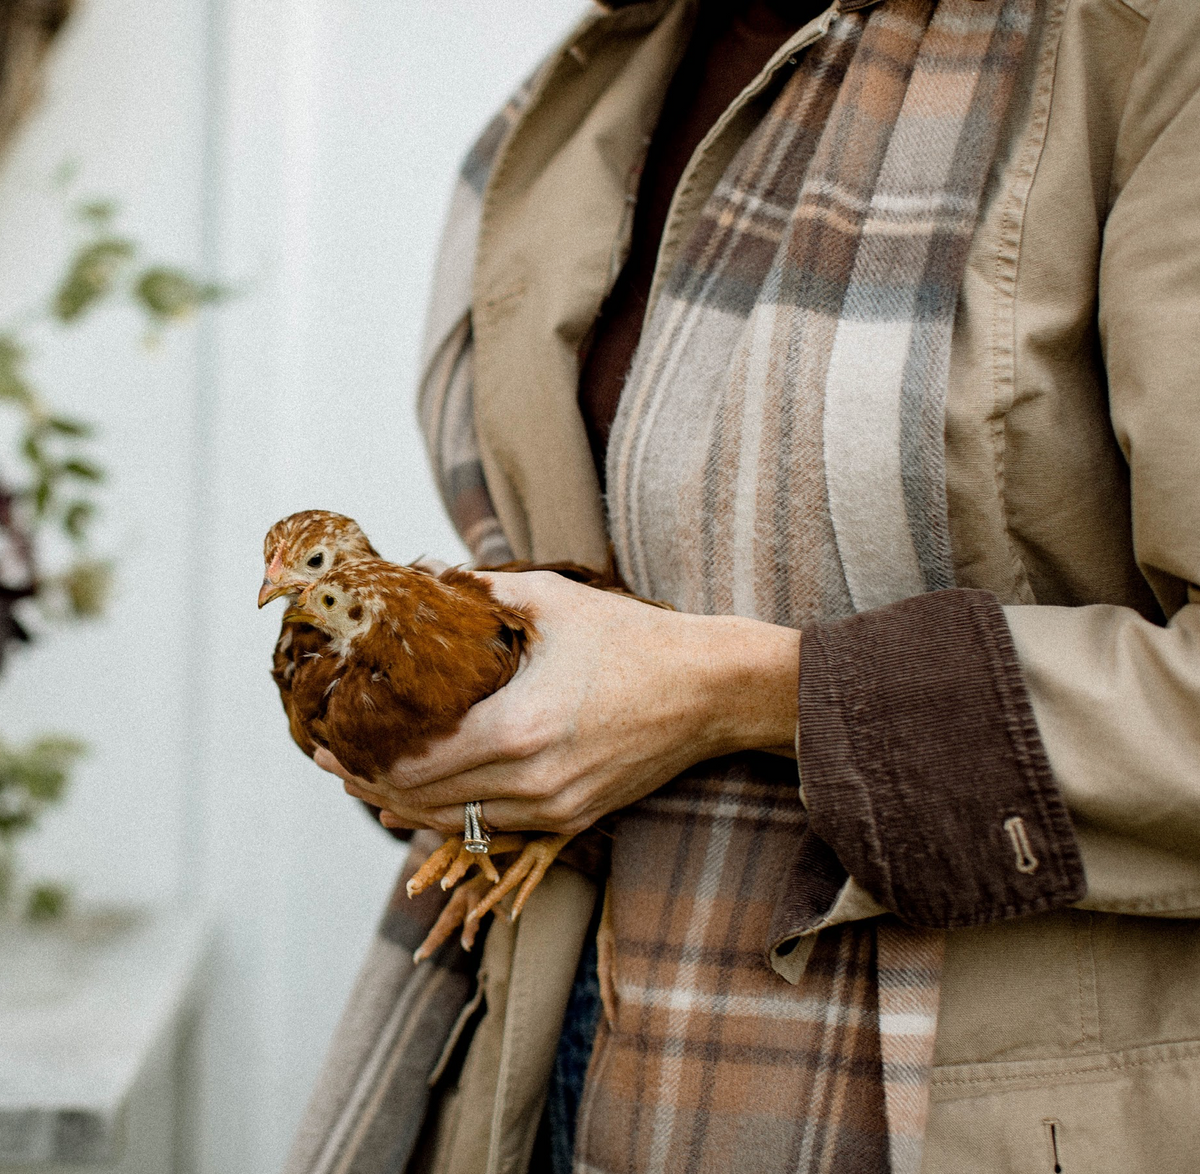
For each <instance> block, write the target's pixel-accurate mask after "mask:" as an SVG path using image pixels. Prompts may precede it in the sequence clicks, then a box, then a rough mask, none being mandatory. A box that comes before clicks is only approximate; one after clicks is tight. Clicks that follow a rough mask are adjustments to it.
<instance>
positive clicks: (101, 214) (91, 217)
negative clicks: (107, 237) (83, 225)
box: [77, 200, 117, 228]
mask: <svg viewBox="0 0 1200 1174" xmlns="http://www.w3.org/2000/svg"><path fill="white" fill-rule="evenodd" d="M77 211H78V213H79V218H80V219H81V220H85V221H87V222H88V223H89V224H95V225H97V226H99V227H101V228H107V227H108V225H109V224H111V223H112V220H113V217H114V216H116V214H117V205H116V203H115V202H114V201H113V200H85V201H84V202H83V203H82V204H80V205H79V207H78V209H77Z"/></svg>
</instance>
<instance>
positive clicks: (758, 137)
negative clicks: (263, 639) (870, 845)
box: [577, 0, 1032, 1174]
mask: <svg viewBox="0 0 1200 1174" xmlns="http://www.w3.org/2000/svg"><path fill="white" fill-rule="evenodd" d="M1031 7H1032V5H1031V3H1030V2H1029V0H988V2H985V3H975V2H973V0H942V2H941V3H940V4H935V3H933V0H891V2H889V3H887V4H884V5H881V6H878V7H876V8H874V9H872V10H870V11H869V12H853V13H843V14H841V15H839V16H838V17H837V18H836V20H835V21H834V22H833V24H832V26H831V27H830V29H829V32H828V34H827V35H826V36H825V37H824V38H823V39H822V40H821V41H820V42H818V43H817V44H816V45H814V46H813V47H812V48H811V49H810V50H809V51H808V53H807V54H806V55H805V57H804V58H803V60H802V62H801V64H800V66H799V68H798V69H797V70H796V72H795V74H794V75H793V76H792V78H791V79H790V80H789V81H788V83H787V84H786V85H785V86H784V88H783V90H782V91H781V92H780V94H779V96H778V97H777V99H776V100H775V101H774V103H773V104H772V106H771V109H770V112H769V113H768V114H767V116H766V117H765V118H764V120H763V121H762V123H761V124H760V125H759V127H758V128H757V130H756V131H755V132H754V134H753V135H751V137H750V138H749V139H748V140H747V142H746V143H745V144H744V146H743V147H742V149H741V150H740V152H739V153H738V155H737V156H736V157H735V158H734V160H733V161H732V162H731V164H730V165H729V167H728V168H727V170H726V172H725V174H724V175H723V177H722V179H721V181H720V182H719V184H718V185H717V188H716V190H715V191H714V193H713V194H712V196H711V197H710V199H709V201H708V203H707V205H706V207H705V209H704V211H703V213H702V215H701V216H700V218H699V220H698V222H697V224H696V227H695V228H694V230H693V232H692V234H691V236H690V238H689V239H688V242H687V244H686V247H685V248H684V250H683V252H682V255H681V257H680V259H679V261H678V263H677V264H676V266H675V267H674V269H673V271H672V272H671V273H670V275H669V277H668V279H667V281H666V282H665V285H664V288H663V290H662V293H661V295H660V296H659V298H658V300H657V302H656V304H655V307H654V309H653V312H652V315H651V317H650V319H649V321H648V322H647V324H646V327H645V329H644V331H643V334H642V338H641V342H640V345H639V348H638V353H637V356H636V358H635V361H634V365H633V369H632V371H631V373H630V376H629V379H628V381H627V383H626V385H625V388H624V391H623V393H622V399H621V405H620V409H619V411H618V414H617V419H616V422H615V424H614V428H613V432H612V438H611V440H610V444H609V450H608V485H609V501H608V508H609V521H610V532H611V535H612V538H613V542H614V545H615V548H616V553H617V560H618V564H619V566H620V568H621V571H622V573H623V574H624V575H625V577H626V579H627V581H628V582H629V583H630V585H631V586H632V587H633V588H634V590H636V591H637V592H639V593H640V594H644V595H647V596H649V597H651V598H659V599H666V600H668V601H669V602H671V603H673V604H674V605H675V606H676V607H677V608H679V609H680V610H683V611H690V612H701V613H735V614H741V615H746V616H752V617H755V618H757V619H761V620H766V621H768V622H770V623H775V624H785V625H789V626H793V627H803V625H804V624H805V623H807V622H810V621H811V620H813V619H816V618H830V617H835V616H839V615H845V614H849V613H851V612H854V611H857V610H862V609H864V608H869V607H873V606H877V605H880V604H884V603H888V602H891V601H893V600H898V599H903V598H905V597H907V596H910V595H913V594H916V593H919V592H922V591H926V590H933V589H937V588H940V587H949V586H952V585H953V583H954V573H953V566H952V563H951V557H950V543H949V527H948V521H947V515H946V500H945V464H944V452H943V428H944V424H943V417H944V403H945V392H946V381H947V374H948V369H949V356H950V335H951V328H952V325H953V316H954V308H955V305H956V301H957V295H958V289H959V284H960V281H961V278H962V273H963V268H964V265H965V261H966V255H967V250H968V247H969V245H970V240H971V236H972V233H973V231H974V227H975V222H976V219H977V216H978V210H979V204H980V198H981V194H982V190H983V184H984V180H985V178H986V176H987V173H988V170H989V167H990V164H991V162H992V155H993V152H994V150H995V144H996V139H997V135H998V131H999V127H1000V124H1001V121H1002V117H1003V113H1004V110H1005V108H1006V106H1007V103H1008V99H1009V95H1010V93H1011V89H1012V84H1013V80H1014V77H1015V74H1016V71H1017V68H1018V66H1019V63H1020V56H1021V52H1022V50H1023V47H1024V40H1025V33H1026V30H1027V27H1028V22H1029V17H1030V11H1031ZM794 796H795V792H794V775H793V774H792V772H791V771H790V770H788V769H781V768H779V767H773V766H771V765H770V764H766V763H762V762H759V761H756V760H754V759H738V760H734V761H732V762H730V763H729V764H727V765H721V766H716V765H715V764H702V766H701V767H699V768H697V769H696V770H694V771H692V772H689V773H688V774H687V775H685V776H683V777H682V778H680V779H678V780H676V781H675V782H674V783H673V784H671V785H670V786H669V787H668V788H666V789H665V790H664V791H661V792H659V793H657V794H656V795H654V796H653V797H652V798H651V799H649V800H647V801H646V802H643V803H641V804H639V805H637V806H635V807H633V808H630V809H628V810H626V811H625V812H623V813H621V815H620V817H619V821H618V824H617V828H616V835H615V840H614V851H613V873H612V887H611V893H612V897H611V917H612V922H613V928H614V934H615V943H616V947H615V950H614V958H615V959H616V963H615V974H614V975H613V987H614V989H615V991H616V993H617V1000H616V1002H617V1007H616V1011H615V1014H614V1015H613V1016H612V1019H611V1020H610V1021H609V1022H607V1023H606V1024H605V1028H604V1030H603V1031H602V1032H601V1034H600V1037H599V1038H598V1041H597V1055H596V1058H595V1059H594V1061H593V1069H592V1073H591V1080H590V1095H589V1098H588V1100H587V1102H586V1104H585V1112H584V1116H583V1118H582V1119H581V1123H580V1141H579V1143H578V1147H577V1154H578V1155H579V1157H580V1161H581V1167H580V1168H581V1169H582V1170H585V1171H587V1172H588V1174H600V1172H604V1174H610V1172H613V1174H615V1172H616V1171H624V1170H639V1171H643V1170H644V1171H664V1170H668V1169H683V1168H685V1167H686V1168H688V1169H695V1170H713V1171H716V1170H727V1169H734V1168H738V1167H741V1168H747V1167H752V1168H755V1169H764V1170H798V1171H804V1172H806V1174H807V1172H809V1171H813V1172H816V1171H826V1170H836V1171H885V1170H888V1169H889V1168H890V1169H891V1170H892V1171H893V1172H894V1174H901V1172H905V1174H907V1172H909V1171H913V1172H915V1171H916V1170H917V1169H918V1168H919V1166H920V1155H921V1139H922V1137H923V1133H924V1122H925V1115H926V1109H927V1103H928V1083H929V1077H930V1069H931V1061H932V1054H933V1042H934V1034H935V1029H936V1019H937V1001H938V987H939V975H940V965H941V962H940V960H941V948H942V937H941V934H940V933H936V932H933V931H920V930H914V929H910V928H907V927H905V926H903V925H901V924H900V923H899V922H898V921H896V920H895V919H894V918H891V919H884V920H882V921H880V922H879V923H875V924H865V925H864V924H862V923H853V924H850V925H847V926H842V927H837V928H833V929H827V930H825V931H823V932H822V934H821V940H820V942H819V943H818V945H817V947H816V948H815V950H814V953H813V955H812V957H811V959H810V961H809V964H808V967H807V969H806V971H805V972H804V975H803V977H802V979H801V981H800V982H799V984H797V985H796V986H795V987H792V986H789V985H787V984H785V983H783V982H782V981H780V979H779V978H778V977H777V976H776V975H775V974H774V973H773V972H772V971H771V970H770V969H769V968H768V967H767V966H766V965H765V963H764V960H763V943H764V942H765V941H767V939H768V935H769V930H770V917H771V906H772V904H773V902H772V900H771V898H772V897H773V896H774V893H775V892H776V891H777V889H778V885H779V880H780V878H781V877H783V876H784V875H785V874H786V870H787V866H788V862H789V860H790V859H791V858H792V857H794V856H795V854H796V853H797V851H798V850H799V848H800V844H801V839H802V835H801V833H802V832H803V831H804V822H805V821H804V813H803V809H802V807H801V805H800V803H799V802H798V801H797V800H796V799H795V797H794Z"/></svg>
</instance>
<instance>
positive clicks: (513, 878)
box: [467, 835, 571, 924]
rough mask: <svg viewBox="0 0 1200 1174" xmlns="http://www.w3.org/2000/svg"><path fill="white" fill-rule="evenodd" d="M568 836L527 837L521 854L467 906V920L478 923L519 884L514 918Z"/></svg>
mask: <svg viewBox="0 0 1200 1174" xmlns="http://www.w3.org/2000/svg"><path fill="white" fill-rule="evenodd" d="M570 839H571V837H570V836H568V835H559V836H543V837H542V838H541V839H537V840H530V841H529V843H527V844H526V845H525V847H524V848H523V849H522V850H521V855H520V856H518V857H517V859H516V860H514V861H513V863H512V864H510V865H509V866H508V868H507V869H505V872H504V875H503V876H502V877H501V878H500V880H499V882H498V883H497V884H495V885H493V887H492V890H491V892H489V893H488V894H487V896H486V897H484V898H483V900H481V901H480V902H479V903H478V904H477V905H474V906H473V907H472V908H471V910H470V912H469V913H468V914H467V921H468V922H475V923H476V924H478V923H479V921H480V919H481V918H482V917H483V915H484V914H485V913H490V912H491V910H492V908H493V907H494V906H495V905H496V904H497V902H499V901H500V900H502V899H503V898H504V897H505V896H507V895H508V894H509V893H511V892H512V890H513V889H515V888H516V887H517V885H520V886H521V887H520V889H519V890H518V891H517V896H516V899H515V900H514V901H513V907H512V913H511V915H510V917H511V920H513V921H516V920H517V917H518V916H519V915H520V913H521V910H522V909H524V908H525V902H526V901H528V900H529V894H530V893H532V892H533V890H534V889H536V888H537V887H538V885H539V884H540V883H541V880H542V877H544V876H545V875H546V869H548V868H549V867H550V865H551V864H553V863H554V858H555V857H556V856H557V855H558V854H559V853H560V852H561V851H562V850H563V848H564V847H565V846H566V844H567V842H568V841H569V840H570Z"/></svg>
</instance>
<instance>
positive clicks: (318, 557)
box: [308, 551, 325, 570]
mask: <svg viewBox="0 0 1200 1174" xmlns="http://www.w3.org/2000/svg"><path fill="white" fill-rule="evenodd" d="M324 561H325V555H324V553H323V552H322V551H318V552H317V553H316V554H314V555H313V556H312V558H310V559H309V560H308V565H309V566H310V567H312V568H313V570H316V569H317V568H318V567H319V566H320V565H321V564H322V563H323V562H324Z"/></svg>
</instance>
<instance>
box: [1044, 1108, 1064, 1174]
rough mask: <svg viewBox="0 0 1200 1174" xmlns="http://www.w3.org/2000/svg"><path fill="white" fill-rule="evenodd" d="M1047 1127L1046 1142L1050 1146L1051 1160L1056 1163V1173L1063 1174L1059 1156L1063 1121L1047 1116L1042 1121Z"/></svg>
mask: <svg viewBox="0 0 1200 1174" xmlns="http://www.w3.org/2000/svg"><path fill="white" fill-rule="evenodd" d="M1042 1125H1044V1126H1045V1129H1046V1142H1047V1144H1048V1145H1049V1146H1050V1160H1051V1161H1052V1162H1053V1163H1054V1166H1053V1170H1054V1174H1062V1162H1061V1161H1060V1159H1059V1156H1058V1137H1059V1134H1060V1133H1061V1132H1062V1122H1061V1121H1059V1120H1057V1119H1056V1118H1053V1117H1047V1118H1046V1120H1044V1121H1043V1122H1042Z"/></svg>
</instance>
